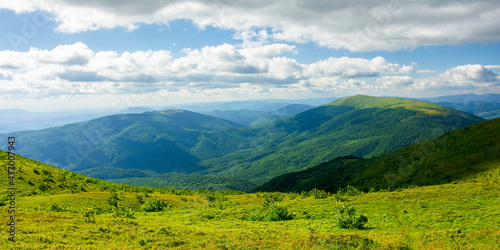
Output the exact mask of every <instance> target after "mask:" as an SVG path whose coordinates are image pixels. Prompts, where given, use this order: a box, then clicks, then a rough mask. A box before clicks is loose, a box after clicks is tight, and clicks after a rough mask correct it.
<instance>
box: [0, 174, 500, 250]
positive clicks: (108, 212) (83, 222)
mask: <svg viewBox="0 0 500 250" xmlns="http://www.w3.org/2000/svg"><path fill="white" fill-rule="evenodd" d="M482 183H483V182H482V180H481V179H478V182H475V183H474V182H468V183H467V182H464V183H458V184H448V185H439V186H429V187H422V188H411V189H402V190H399V191H391V192H387V191H380V192H372V193H365V194H359V195H354V196H328V197H326V198H323V199H316V198H315V197H314V195H311V194H308V193H303V194H302V195H300V194H294V193H289V194H283V195H280V194H276V193H274V194H270V193H258V194H247V195H245V194H243V195H211V194H192V195H183V196H173V195H168V194H160V193H150V194H144V193H130V192H119V193H117V197H118V198H119V201H118V207H119V208H120V209H116V208H114V207H113V206H111V205H110V204H109V202H108V200H109V199H110V197H112V196H113V194H112V193H109V192H84V193H75V194H57V195H50V196H42V195H39V196H30V197H19V198H18V207H19V211H20V212H19V214H18V217H17V218H18V225H17V227H18V232H17V241H16V242H15V243H13V242H9V241H7V240H6V239H2V240H0V248H2V249H9V248H12V249H14V248H15V249H43V248H54V249H55V248H68V249H78V248H85V249H103V248H109V247H114V248H116V249H150V248H152V249H154V248H160V249H163V248H169V247H173V248H176V249H221V248H222V249H497V248H499V247H500V245H499V242H500V230H499V229H498V223H500V219H499V218H500V216H499V215H500V214H499V212H498V211H500V200H499V199H498V192H500V185H499V178H498V176H497V178H496V179H495V180H491V181H490V182H489V184H488V185H484V184H482ZM266 197H281V198H279V199H278V200H279V201H277V202H276V204H278V206H280V207H284V208H285V209H286V210H287V211H288V212H289V213H291V214H292V215H293V216H292V218H291V219H288V220H285V221H253V220H251V219H250V217H251V215H252V214H255V213H256V212H258V211H260V210H261V209H262V208H263V206H264V205H263V204H265V203H266V200H267V198H266ZM155 200H159V201H161V202H162V203H164V204H167V205H165V207H164V209H162V210H161V211H159V212H145V211H144V210H143V209H142V207H144V204H147V203H150V202H152V201H155ZM345 204H349V205H351V206H352V207H354V208H355V209H356V212H357V213H360V214H363V215H365V216H366V217H367V218H368V223H367V224H366V225H365V228H364V229H363V230H358V229H339V228H338V226H337V216H338V213H337V208H338V207H339V206H342V205H345ZM122 208H123V209H122ZM122 210H124V211H128V212H127V213H121V212H116V211H122ZM88 211H93V213H94V214H93V216H91V217H89V216H88V213H85V212H88ZM6 213H7V208H6V207H5V206H4V207H0V214H6ZM89 218H90V219H89Z"/></svg>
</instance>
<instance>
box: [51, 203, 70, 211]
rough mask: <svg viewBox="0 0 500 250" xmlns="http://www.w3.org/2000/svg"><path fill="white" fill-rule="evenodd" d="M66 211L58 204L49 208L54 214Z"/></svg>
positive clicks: (52, 204)
mask: <svg viewBox="0 0 500 250" xmlns="http://www.w3.org/2000/svg"><path fill="white" fill-rule="evenodd" d="M65 210H66V209H64V207H63V206H60V205H57V204H56V203H50V206H49V211H52V212H64V211H65Z"/></svg>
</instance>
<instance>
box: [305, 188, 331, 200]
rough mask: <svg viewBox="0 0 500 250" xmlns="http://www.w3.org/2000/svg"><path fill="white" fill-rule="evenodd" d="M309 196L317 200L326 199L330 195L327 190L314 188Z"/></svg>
mask: <svg viewBox="0 0 500 250" xmlns="http://www.w3.org/2000/svg"><path fill="white" fill-rule="evenodd" d="M309 194H310V195H311V196H314V198H315V199H326V198H328V196H329V195H330V194H329V193H328V192H326V191H325V190H319V189H316V188H314V189H313V190H311V191H309Z"/></svg>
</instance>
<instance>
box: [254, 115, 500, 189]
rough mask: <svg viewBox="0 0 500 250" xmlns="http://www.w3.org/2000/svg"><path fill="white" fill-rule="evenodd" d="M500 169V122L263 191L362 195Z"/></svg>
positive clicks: (341, 163)
mask: <svg viewBox="0 0 500 250" xmlns="http://www.w3.org/2000/svg"><path fill="white" fill-rule="evenodd" d="M499 168H500V119H494V120H488V121H484V122H480V123H477V124H474V125H471V126H468V127H465V128H462V129H458V130H454V131H451V132H449V133H447V134H445V135H442V136H439V137H437V138H435V139H431V140H427V141H424V142H420V143H417V144H414V145H411V146H409V147H406V148H403V149H398V150H395V151H392V152H390V153H387V154H383V155H380V156H376V157H372V158H369V159H361V158H356V157H341V158H337V159H335V160H332V161H329V162H326V163H323V164H321V165H319V166H316V167H313V168H310V169H307V170H304V171H300V172H294V173H289V174H285V175H282V176H279V177H276V178H274V179H273V180H271V181H269V182H268V183H266V184H264V185H262V186H261V187H259V188H258V189H257V190H259V191H283V192H290V191H295V192H300V191H304V190H306V191H308V190H311V189H313V188H317V189H322V190H327V191H331V192H336V191H338V190H339V188H345V187H346V186H347V185H353V186H356V187H358V188H360V189H362V190H369V189H371V188H374V189H376V190H378V189H380V188H387V187H392V188H395V187H396V188H397V187H407V186H411V185H418V186H423V185H435V184H442V183H449V182H451V181H457V180H464V179H468V178H470V176H473V175H475V174H478V173H481V172H484V171H488V170H495V169H499Z"/></svg>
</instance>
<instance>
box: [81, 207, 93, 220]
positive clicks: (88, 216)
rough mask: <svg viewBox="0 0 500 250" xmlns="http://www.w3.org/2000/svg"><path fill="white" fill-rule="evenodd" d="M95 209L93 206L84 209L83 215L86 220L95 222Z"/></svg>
mask: <svg viewBox="0 0 500 250" xmlns="http://www.w3.org/2000/svg"><path fill="white" fill-rule="evenodd" d="M94 215H95V211H94V209H93V208H86V209H84V210H83V211H82V216H83V219H84V220H85V222H92V223H93V222H95V216H94Z"/></svg>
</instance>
